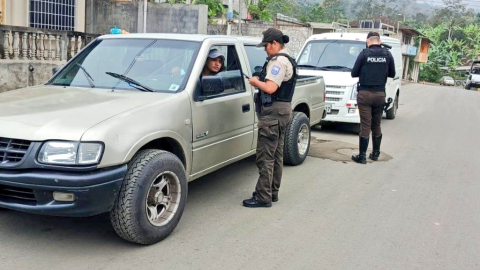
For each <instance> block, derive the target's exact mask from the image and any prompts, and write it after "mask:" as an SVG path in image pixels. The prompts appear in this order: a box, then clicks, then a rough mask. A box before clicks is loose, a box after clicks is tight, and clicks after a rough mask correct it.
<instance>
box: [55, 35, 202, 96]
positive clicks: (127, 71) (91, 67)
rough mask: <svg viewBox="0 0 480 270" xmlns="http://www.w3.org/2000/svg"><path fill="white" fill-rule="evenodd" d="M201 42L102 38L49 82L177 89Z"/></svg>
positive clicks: (171, 90) (109, 86)
mask: <svg viewBox="0 0 480 270" xmlns="http://www.w3.org/2000/svg"><path fill="white" fill-rule="evenodd" d="M199 48H200V43H199V42H189V41H179V40H162V39H125V38H119V39H103V40H102V39H100V40H96V41H94V42H93V43H92V44H90V45H89V46H88V47H87V48H85V49H84V50H83V51H82V52H81V53H80V54H79V55H78V56H76V57H75V59H73V61H71V62H70V63H69V64H68V65H67V66H66V67H65V68H64V69H62V71H61V72H59V73H58V74H57V75H56V76H55V77H53V78H52V79H51V80H50V81H49V83H48V84H51V85H62V86H76V87H95V88H108V89H123V90H135V91H138V90H142V91H155V92H167V93H175V92H178V91H181V90H183V88H184V87H185V84H186V82H187V79H188V76H189V74H190V71H191V69H192V66H193V63H194V61H193V60H194V59H195V58H196V55H197V52H198V49H199Z"/></svg>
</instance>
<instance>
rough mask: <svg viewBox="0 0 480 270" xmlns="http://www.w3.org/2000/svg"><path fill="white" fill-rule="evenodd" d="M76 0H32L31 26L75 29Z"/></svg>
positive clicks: (65, 29)
mask: <svg viewBox="0 0 480 270" xmlns="http://www.w3.org/2000/svg"><path fill="white" fill-rule="evenodd" d="M75 1H76V0H30V27H35V28H45V29H52V30H64V31H73V30H75Z"/></svg>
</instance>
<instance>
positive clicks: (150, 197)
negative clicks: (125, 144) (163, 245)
mask: <svg viewBox="0 0 480 270" xmlns="http://www.w3.org/2000/svg"><path fill="white" fill-rule="evenodd" d="M128 167H129V169H128V172H127V174H126V176H125V180H124V182H123V184H122V187H121V190H120V193H119V195H118V198H117V199H116V201H115V204H114V207H113V210H112V211H111V213H110V221H111V223H112V226H113V228H114V229H115V232H116V233H117V234H118V235H119V236H120V237H121V238H123V239H125V240H127V241H130V242H134V243H137V244H144V245H148V244H153V243H156V242H159V241H161V240H163V239H164V238H166V237H167V236H168V235H170V233H172V231H173V230H174V229H175V227H176V226H177V224H178V222H179V221H180V218H181V216H182V213H183V210H184V208H185V202H186V200H187V177H186V173H185V169H184V167H183V164H182V162H181V161H180V160H179V159H178V157H177V156H175V155H174V154H172V153H170V152H166V151H161V150H153V149H151V150H143V151H141V152H139V153H137V154H136V155H135V157H134V158H133V159H132V161H131V162H130V164H129V166H128Z"/></svg>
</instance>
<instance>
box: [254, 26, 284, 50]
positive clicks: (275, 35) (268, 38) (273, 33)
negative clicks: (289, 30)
mask: <svg viewBox="0 0 480 270" xmlns="http://www.w3.org/2000/svg"><path fill="white" fill-rule="evenodd" d="M262 34H263V39H262V43H260V44H257V45H256V46H257V47H265V45H267V43H269V42H272V41H274V40H278V39H280V38H282V37H283V36H284V35H283V33H282V31H280V30H278V29H276V28H268V29H267V30H265V31H263V32H262Z"/></svg>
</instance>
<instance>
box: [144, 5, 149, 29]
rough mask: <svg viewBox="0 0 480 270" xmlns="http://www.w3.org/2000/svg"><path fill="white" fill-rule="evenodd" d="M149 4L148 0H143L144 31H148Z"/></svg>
mask: <svg viewBox="0 0 480 270" xmlns="http://www.w3.org/2000/svg"><path fill="white" fill-rule="evenodd" d="M147 5H148V0H144V1H143V33H146V32H147Z"/></svg>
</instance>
